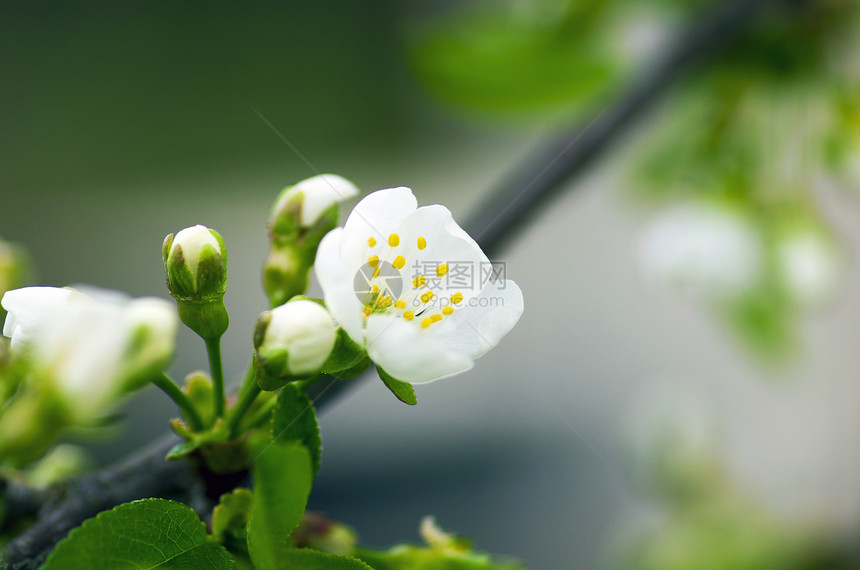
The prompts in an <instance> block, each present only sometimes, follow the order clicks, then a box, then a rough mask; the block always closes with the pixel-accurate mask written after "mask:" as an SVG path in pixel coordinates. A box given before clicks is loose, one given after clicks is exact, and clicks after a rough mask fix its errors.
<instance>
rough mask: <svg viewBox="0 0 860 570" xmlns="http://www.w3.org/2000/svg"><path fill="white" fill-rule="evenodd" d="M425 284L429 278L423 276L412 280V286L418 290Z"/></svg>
mask: <svg viewBox="0 0 860 570" xmlns="http://www.w3.org/2000/svg"><path fill="white" fill-rule="evenodd" d="M425 283H427V278H426V277H424V276H423V275H419V276H418V277H416V278H415V279H413V280H412V286H413V287H415V288H416V289H418V288H419V287H421V286H422V285H424V284H425Z"/></svg>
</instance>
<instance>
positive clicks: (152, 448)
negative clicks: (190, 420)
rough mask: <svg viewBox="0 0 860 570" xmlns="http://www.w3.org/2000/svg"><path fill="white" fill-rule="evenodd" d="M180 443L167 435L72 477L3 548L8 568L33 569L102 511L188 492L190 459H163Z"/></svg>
mask: <svg viewBox="0 0 860 570" xmlns="http://www.w3.org/2000/svg"><path fill="white" fill-rule="evenodd" d="M176 441H177V438H176V437H175V436H173V435H171V436H169V437H164V438H161V439H159V440H157V441H156V442H154V443H152V444H150V445H149V446H148V447H145V448H144V449H142V450H140V451H138V452H137V453H136V454H134V455H132V456H131V457H130V458H129V459H127V460H125V461H123V462H121V463H118V464H115V465H113V466H110V467H108V468H106V469H104V470H102V471H97V472H95V473H91V474H89V475H85V476H83V477H81V478H79V479H77V480H75V481H73V482H72V483H71V484H70V485H69V487H68V490H67V491H66V493H65V495H64V497H63V499H62V500H61V501H59V502H58V504H57V505H56V507H55V508H54V509H53V510H51V511H50V512H48V513H45V514H44V515H43V516H42V517H41V518H39V520H38V521H37V522H36V523H35V524H33V526H31V527H30V528H29V529H27V530H26V531H25V532H24V533H22V534H21V535H20V536H18V537H17V538H16V539H15V540H13V541H11V542H10V543H9V545H8V546H7V547H6V549H5V550H4V551H3V560H2V563H3V564H4V566H2V568H3V569H4V570H35V568H37V567H38V566H39V565H40V564H41V563H42V562H43V561H44V559H45V558H46V557H47V555H48V553H50V551H51V549H53V547H54V545H55V544H56V543H57V542H59V541H60V540H62V539H63V538H64V537H65V536H66V535H67V534H68V533H69V531H70V530H72V529H73V528H75V527H77V526H79V525H80V524H81V523H82V522H83V521H84V520H86V519H88V518H90V517H94V516H95V515H97V514H98V513H100V512H101V511H104V510H107V509H111V508H113V507H115V506H116V505H119V504H121V503H126V502H128V501H133V500H135V499H140V498H144V497H165V496H168V495H171V494H173V493H179V494H182V495H188V494H190V489H192V488H193V487H194V486H195V481H194V478H195V475H194V470H193V468H192V466H191V464H190V463H189V462H187V461H165V460H164V456H165V455H166V454H167V451H168V450H169V449H170V447H171V446H172V445H174V444H175V443H176Z"/></svg>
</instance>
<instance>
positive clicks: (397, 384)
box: [376, 366, 418, 406]
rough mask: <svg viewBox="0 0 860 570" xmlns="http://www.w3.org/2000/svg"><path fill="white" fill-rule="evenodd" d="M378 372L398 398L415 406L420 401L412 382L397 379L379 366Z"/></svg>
mask: <svg viewBox="0 0 860 570" xmlns="http://www.w3.org/2000/svg"><path fill="white" fill-rule="evenodd" d="M376 372H377V373H378V374H379V378H380V379H382V382H383V383H384V384H385V386H386V387H387V388H388V389H389V390H391V393H392V394H394V396H395V397H397V399H398V400H400V401H401V402H403V403H404V404H409V405H410V406H414V405H415V404H417V403H418V398H417V397H416V396H415V390H414V389H413V388H412V384H410V383H408V382H403V381H401V380H397V379H396V378H394V377H392V376H391V375H390V374H389V373H388V372H386V371H385V370H383V369H382V368H380V367H379V366H377V367H376Z"/></svg>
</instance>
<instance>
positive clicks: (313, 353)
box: [254, 299, 337, 390]
mask: <svg viewBox="0 0 860 570" xmlns="http://www.w3.org/2000/svg"><path fill="white" fill-rule="evenodd" d="M336 337H337V325H336V324H335V322H334V320H333V319H332V317H331V315H330V314H329V312H328V311H327V310H326V309H325V308H324V307H323V306H322V305H320V304H319V303H316V302H314V301H310V300H307V299H298V300H294V301H290V302H289V303H286V304H285V305H281V306H280V307H276V308H274V309H272V310H271V311H266V312H264V313H263V314H261V315H260V316H259V318H258V319H257V326H256V328H255V330H254V349H255V356H256V363H257V372H258V374H257V382H258V384H260V387H261V388H263V389H264V390H274V389H277V388H279V387H280V386H282V385H283V384H284V383H285V382H284V381H290V380H298V379H301V378H307V377H310V376H312V375H314V374H316V373H318V372H319V371H320V369H321V368H322V366H323V364H324V363H325V361H326V360H327V359H328V357H329V354H331V351H332V348H334V344H335V338H336Z"/></svg>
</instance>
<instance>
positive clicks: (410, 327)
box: [366, 315, 474, 384]
mask: <svg viewBox="0 0 860 570" xmlns="http://www.w3.org/2000/svg"><path fill="white" fill-rule="evenodd" d="M427 332H428V331H425V330H422V329H421V328H420V327H417V326H415V325H414V324H413V323H408V322H406V321H404V320H403V319H401V318H397V317H394V316H387V315H371V316H370V317H368V319H367V323H366V335H367V353H368V355H369V356H370V358H371V360H373V361H374V362H375V363H376V364H378V365H379V366H380V367H382V368H383V369H384V370H385V371H386V372H388V373H389V374H390V375H391V376H393V377H394V378H396V379H398V380H402V381H404V382H409V383H411V384H422V383H426V382H432V381H434V380H439V379H440V378H445V377H448V376H453V375H455V374H460V373H461V372H465V371H466V370H469V369H470V368H472V366H474V363H473V362H472V359H471V358H470V357H469V356H468V355H466V354H464V353H462V352H458V351H455V350H451V348H449V347H448V346H446V345H445V344H444V343H443V342H441V341H439V340H438V339H436V338H434V337H433V336H432V335H430V334H427Z"/></svg>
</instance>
